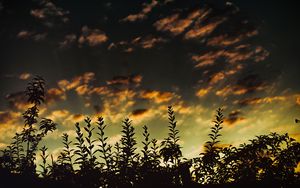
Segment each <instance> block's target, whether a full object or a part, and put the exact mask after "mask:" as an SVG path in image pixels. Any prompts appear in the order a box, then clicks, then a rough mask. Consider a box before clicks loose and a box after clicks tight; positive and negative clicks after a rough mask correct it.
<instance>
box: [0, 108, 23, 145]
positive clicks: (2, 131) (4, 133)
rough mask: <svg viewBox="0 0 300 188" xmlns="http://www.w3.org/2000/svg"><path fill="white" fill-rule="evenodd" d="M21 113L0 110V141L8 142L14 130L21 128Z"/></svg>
mask: <svg viewBox="0 0 300 188" xmlns="http://www.w3.org/2000/svg"><path fill="white" fill-rule="evenodd" d="M22 124H23V122H22V114H21V113H19V112H13V111H0V135H1V137H0V143H2V144H9V142H10V141H11V138H12V137H13V136H14V135H15V133H16V132H20V131H21V130H22Z"/></svg>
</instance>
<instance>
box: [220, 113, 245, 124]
mask: <svg viewBox="0 0 300 188" xmlns="http://www.w3.org/2000/svg"><path fill="white" fill-rule="evenodd" d="M243 120H245V118H244V117H242V112H241V111H240V110H234V111H231V112H230V113H229V114H228V117H226V118H225V121H224V122H225V123H226V124H228V125H234V124H236V123H238V122H240V121H243Z"/></svg>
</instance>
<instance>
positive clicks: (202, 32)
mask: <svg viewBox="0 0 300 188" xmlns="http://www.w3.org/2000/svg"><path fill="white" fill-rule="evenodd" d="M225 20H226V19H225V18H222V19H220V20H217V21H214V22H211V23H209V24H207V25H204V26H203V25H202V24H198V25H196V26H194V27H193V28H192V29H191V30H189V31H188V32H187V33H186V34H185V35H184V38H185V39H194V38H201V37H206V36H208V35H210V34H211V33H212V32H213V31H214V30H215V29H216V28H217V27H218V26H219V25H220V24H221V23H223V22H224V21H225Z"/></svg>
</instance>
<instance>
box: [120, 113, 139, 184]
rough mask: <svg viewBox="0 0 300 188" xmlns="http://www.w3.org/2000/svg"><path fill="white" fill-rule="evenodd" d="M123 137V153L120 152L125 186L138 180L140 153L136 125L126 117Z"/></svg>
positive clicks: (121, 147)
mask: <svg viewBox="0 0 300 188" xmlns="http://www.w3.org/2000/svg"><path fill="white" fill-rule="evenodd" d="M121 132H122V138H121V145H120V149H121V153H120V161H119V165H118V166H119V167H120V169H119V170H120V175H121V177H122V180H121V181H122V182H123V184H124V185H123V186H129V185H133V184H134V183H135V182H136V181H137V172H136V170H137V168H138V157H139V154H137V153H135V151H136V149H137V147H136V144H137V143H136V140H135V137H134V135H135V132H134V127H133V126H132V125H131V121H130V120H129V119H128V118H126V119H125V120H124V121H123V125H122V131H121Z"/></svg>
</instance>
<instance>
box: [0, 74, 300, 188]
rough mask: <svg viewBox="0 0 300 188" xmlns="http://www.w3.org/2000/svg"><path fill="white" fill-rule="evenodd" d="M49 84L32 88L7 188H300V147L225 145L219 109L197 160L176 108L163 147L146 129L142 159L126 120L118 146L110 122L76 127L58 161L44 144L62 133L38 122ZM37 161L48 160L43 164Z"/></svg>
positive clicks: (8, 163)
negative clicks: (111, 139) (184, 143)
mask: <svg viewBox="0 0 300 188" xmlns="http://www.w3.org/2000/svg"><path fill="white" fill-rule="evenodd" d="M44 84H45V83H44V80H43V79H42V78H41V77H35V78H34V79H33V80H32V81H31V82H30V83H29V84H28V86H27V88H26V95H27V97H28V101H29V102H30V103H31V104H32V106H31V107H30V108H28V110H26V111H25V112H24V113H23V118H24V122H25V123H24V127H23V131H22V132H20V133H16V135H15V136H14V137H13V141H12V143H11V144H10V145H9V146H8V147H7V148H6V149H4V150H3V151H1V154H0V186H1V187H21V186H22V187H82V188H83V187H84V188H89V187H91V188H94V187H113V188H115V187H120V188H123V187H297V185H299V183H300V177H299V173H297V172H295V168H296V167H297V164H298V163H299V162H300V143H298V142H296V141H295V140H294V139H293V138H290V137H289V136H288V134H284V135H279V134H277V133H270V134H269V135H261V136H256V137H255V138H254V139H252V140H250V141H249V143H247V144H241V145H240V146H239V147H234V146H227V147H221V146H220V144H219V142H220V137H221V134H220V132H221V130H222V128H223V127H222V124H223V120H224V116H223V113H222V109H218V110H217V111H216V115H215V119H214V121H213V122H214V126H212V127H211V131H210V133H209V135H208V136H209V141H207V142H206V143H205V145H204V146H205V151H204V152H203V153H201V154H200V155H199V156H198V157H196V158H193V159H186V158H184V157H183V156H182V152H181V146H180V144H179V140H180V136H179V134H180V132H179V130H178V129H177V126H176V119H175V113H174V111H173V109H172V107H171V106H170V107H168V120H169V125H168V129H169V133H168V135H167V136H166V138H164V140H163V141H162V142H161V143H158V141H157V140H156V139H154V138H152V137H151V135H150V133H149V130H148V127H147V126H144V127H143V142H142V145H143V147H142V149H141V152H140V153H138V152H137V151H136V150H137V142H136V139H135V129H134V127H133V126H132V125H131V121H130V120H129V119H125V120H124V121H123V122H122V131H121V132H122V138H121V140H120V141H119V142H117V143H116V144H115V145H110V144H108V142H107V140H108V137H107V136H106V134H105V130H106V124H105V122H104V119H103V118H102V117H99V118H98V119H97V121H96V122H92V121H91V119H90V118H86V119H85V122H84V125H83V126H81V125H79V123H76V124H75V130H76V135H77V136H76V139H75V140H74V141H70V139H69V135H68V134H66V133H65V134H63V135H62V143H63V146H64V147H63V149H62V151H61V152H60V154H59V156H58V158H57V160H54V159H53V157H52V155H51V154H48V151H47V147H46V146H43V147H41V146H39V143H40V142H41V140H42V139H43V137H44V136H46V135H47V134H49V133H50V132H52V131H53V130H55V129H56V124H55V123H54V122H53V121H52V120H50V119H45V118H39V116H38V114H39V105H40V104H41V103H43V102H44V99H45V88H44ZM74 146H75V147H74ZM199 149H200V148H199ZM36 155H40V156H41V159H42V161H41V162H40V163H39V164H36V163H35V161H36ZM48 161H50V162H49V163H48ZM37 165H38V166H39V168H37ZM37 169H39V170H37Z"/></svg>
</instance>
